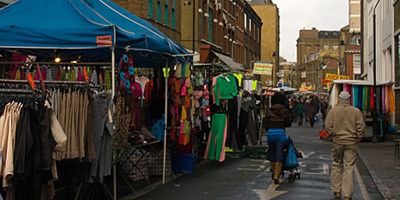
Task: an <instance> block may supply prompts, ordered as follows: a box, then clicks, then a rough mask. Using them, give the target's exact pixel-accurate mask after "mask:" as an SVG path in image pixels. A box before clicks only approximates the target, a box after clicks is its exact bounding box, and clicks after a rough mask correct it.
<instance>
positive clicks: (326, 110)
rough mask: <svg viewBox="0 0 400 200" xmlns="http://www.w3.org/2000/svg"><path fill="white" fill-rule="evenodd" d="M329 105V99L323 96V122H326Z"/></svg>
mask: <svg viewBox="0 0 400 200" xmlns="http://www.w3.org/2000/svg"><path fill="white" fill-rule="evenodd" d="M328 106H329V104H328V101H327V100H326V99H325V98H323V99H322V100H321V114H322V121H323V123H325V119H326V114H327V112H328Z"/></svg>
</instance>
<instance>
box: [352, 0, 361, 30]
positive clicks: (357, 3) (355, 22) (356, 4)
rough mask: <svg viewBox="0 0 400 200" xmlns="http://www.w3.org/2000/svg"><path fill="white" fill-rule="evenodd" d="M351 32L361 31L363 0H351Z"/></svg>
mask: <svg viewBox="0 0 400 200" xmlns="http://www.w3.org/2000/svg"><path fill="white" fill-rule="evenodd" d="M349 32H351V33H353V32H356V33H359V32H361V0H349Z"/></svg>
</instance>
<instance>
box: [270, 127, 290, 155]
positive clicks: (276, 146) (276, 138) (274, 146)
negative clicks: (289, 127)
mask: <svg viewBox="0 0 400 200" xmlns="http://www.w3.org/2000/svg"><path fill="white" fill-rule="evenodd" d="M275 130H276V129H275ZM270 131H271V129H270ZM270 131H269V132H268V133H267V140H268V146H269V158H270V161H271V162H282V161H283V150H284V149H285V147H286V145H287V144H288V138H287V137H286V135H285V132H284V129H283V131H282V132H281V133H272V132H270Z"/></svg>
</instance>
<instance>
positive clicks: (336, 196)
mask: <svg viewBox="0 0 400 200" xmlns="http://www.w3.org/2000/svg"><path fill="white" fill-rule="evenodd" d="M334 194H335V200H340V199H341V196H340V192H335V193H334Z"/></svg>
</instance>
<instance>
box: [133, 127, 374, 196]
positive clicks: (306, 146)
mask: <svg viewBox="0 0 400 200" xmlns="http://www.w3.org/2000/svg"><path fill="white" fill-rule="evenodd" d="M287 133H288V135H290V136H291V137H292V139H293V140H294V143H295V146H296V147H297V148H298V149H299V150H300V151H303V153H304V155H305V158H304V159H301V160H300V162H301V166H300V168H299V169H300V171H301V179H299V180H296V181H295V182H292V183H289V182H288V180H287V179H286V180H284V181H283V183H281V184H280V185H279V186H278V187H277V185H274V184H272V182H271V175H270V172H269V168H270V164H269V162H268V161H265V160H256V159H228V160H226V161H225V162H224V163H217V162H209V163H207V164H205V165H203V166H201V167H199V168H198V169H197V170H196V172H195V174H193V175H185V176H182V177H181V178H178V179H176V180H174V181H172V182H170V183H168V184H166V185H165V186H162V187H160V188H158V189H156V190H153V191H151V192H149V193H148V194H146V195H144V196H142V197H140V198H139V199H142V200H158V199H159V200H162V199H165V200H167V199H168V200H187V199H190V200H202V199H207V200H214V199H215V200H236V199H237V200H239V199H240V200H243V199H246V200H252V199H254V200H258V199H259V200H265V199H278V200H279V199H282V200H283V199H284V200H291V199H296V200H298V199H307V200H309V199H318V200H323V199H332V197H333V194H332V193H331V191H330V179H329V174H330V143H328V142H325V141H322V140H320V139H319V136H318V128H307V127H306V128H299V127H292V128H289V129H288V130H287ZM364 176H365V173H364V175H362V176H360V173H358V170H357V173H356V176H355V183H354V184H355V187H354V188H355V191H354V196H353V199H355V200H357V199H376V198H373V197H374V196H373V195H372V196H370V195H369V194H368V189H367V188H366V187H365V184H364V181H363V180H364V179H363V178H362V177H364ZM377 199H379V198H377Z"/></svg>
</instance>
